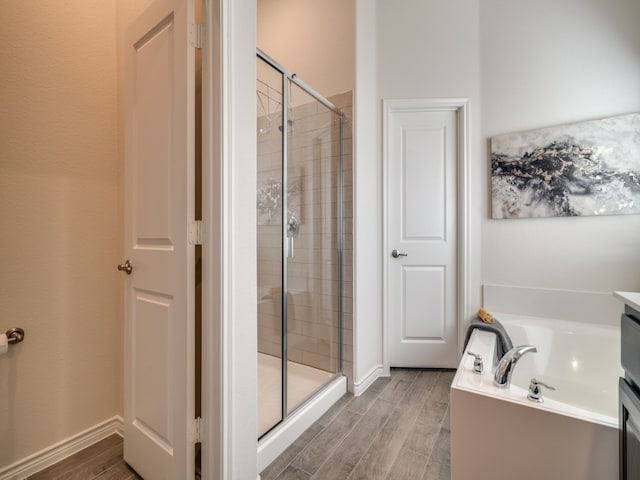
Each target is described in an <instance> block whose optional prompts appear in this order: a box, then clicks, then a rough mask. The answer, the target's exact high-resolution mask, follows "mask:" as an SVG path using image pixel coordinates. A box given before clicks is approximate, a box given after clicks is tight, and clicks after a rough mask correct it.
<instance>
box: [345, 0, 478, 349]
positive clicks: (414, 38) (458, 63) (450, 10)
mask: <svg viewBox="0 0 640 480" xmlns="http://www.w3.org/2000/svg"><path fill="white" fill-rule="evenodd" d="M376 5H377V12H376V14H377V22H376V46H375V51H376V64H377V66H376V81H377V88H376V98H375V102H376V105H377V114H376V121H377V125H376V129H375V130H374V132H375V135H376V137H371V136H370V137H369V139H364V140H363V139H359V140H358V141H361V142H366V141H368V142H370V143H374V144H375V145H376V148H377V166H376V169H375V171H374V170H372V171H371V173H372V174H374V173H375V177H373V176H372V177H370V178H369V185H375V188H376V191H377V200H376V202H375V203H374V202H369V203H368V204H366V205H356V212H363V211H364V210H365V208H366V209H371V204H373V205H375V206H376V216H377V230H378V232H379V234H378V236H379V239H381V238H382V235H384V232H382V223H381V218H382V202H381V197H382V193H381V192H382V190H381V189H382V174H381V172H382V166H381V151H382V148H381V140H380V137H381V128H380V125H381V124H382V118H381V104H382V100H383V99H393V98H438V97H468V98H469V103H470V107H469V111H470V112H469V113H470V139H469V141H470V172H469V178H470V192H469V195H470V200H469V205H470V221H469V238H470V265H469V276H470V277H469V286H470V291H469V299H470V307H469V308H470V311H474V310H475V309H477V307H478V305H479V301H480V276H481V274H480V258H481V253H480V248H481V242H480V236H481V235H480V205H481V203H482V201H481V198H482V197H481V195H482V189H481V183H480V182H481V179H482V176H483V174H484V170H485V166H484V164H483V163H482V160H481V157H482V150H481V148H480V140H479V139H480V137H479V128H478V125H479V122H480V103H481V98H480V49H479V38H480V33H479V12H480V8H481V7H480V5H481V3H479V2H477V1H475V0H450V1H447V2H441V1H437V0H402V1H400V2H398V1H389V0H378V1H377V2H376ZM363 48H365V49H366V47H363ZM360 52H361V51H360V50H358V54H360ZM359 74H360V72H359V71H358V73H357V78H358V75H359ZM359 85H360V84H359V83H358V86H359ZM360 246H361V245H360V244H357V245H356V247H355V248H356V251H357V249H358V248H359V247H360ZM366 248H370V247H366ZM376 253H377V255H376V256H375V257H374V255H373V252H371V254H370V259H371V261H374V260H375V261H376V262H377V263H378V264H380V263H381V262H382V258H384V256H385V254H386V253H387V252H382V251H381V250H380V245H378V251H377V252H376ZM378 275H380V273H378ZM360 279H361V277H360V276H357V281H360ZM372 287H373V285H372ZM376 288H377V292H380V285H379V284H378V285H376ZM369 297H370V298H371V294H369ZM376 297H377V298H380V297H381V293H378V294H377V295H376ZM381 308H382V307H381V305H376V309H379V311H381ZM378 318H380V315H379V314H378ZM379 321H380V322H381V319H380V320H379ZM378 328H382V327H381V326H380V327H378ZM369 335H372V334H368V333H366V332H362V337H361V338H359V339H358V345H361V344H362V343H366V342H367V341H368V340H369V338H368V336H369ZM371 338H373V337H371ZM358 355H359V353H358Z"/></svg>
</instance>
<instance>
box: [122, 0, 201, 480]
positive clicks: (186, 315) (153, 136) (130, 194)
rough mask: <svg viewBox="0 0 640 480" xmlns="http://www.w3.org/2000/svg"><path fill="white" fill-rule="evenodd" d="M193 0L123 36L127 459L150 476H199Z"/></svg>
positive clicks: (181, 0) (175, 1)
mask: <svg viewBox="0 0 640 480" xmlns="http://www.w3.org/2000/svg"><path fill="white" fill-rule="evenodd" d="M190 3H191V2H190V1H188V0H158V1H156V2H154V3H153V4H152V5H151V6H150V7H149V8H148V9H147V10H146V11H145V12H144V13H143V14H142V15H141V16H140V17H139V18H138V19H137V20H136V21H135V22H134V23H133V24H132V25H131V26H130V28H129V29H128V30H127V33H126V39H125V48H126V52H125V59H126V71H125V95H126V119H125V121H126V124H125V148H126V152H125V248H124V253H125V256H126V258H127V259H130V261H131V264H132V271H131V273H130V274H127V275H126V280H125V389H124V390H125V435H124V458H125V460H126V461H127V463H129V464H130V465H131V466H132V467H133V468H134V469H135V470H136V471H137V472H138V473H139V474H140V475H141V476H142V477H144V478H145V480H157V479H167V480H176V479H189V478H193V475H194V473H193V472H194V445H193V442H192V440H193V439H192V435H191V433H192V426H193V422H194V408H195V407H194V246H193V245H190V244H189V242H188V238H187V230H188V228H187V226H188V222H189V221H190V220H192V219H193V218H194V194H193V185H194V180H193V179H194V113H193V111H194V110H193V109H194V49H193V47H192V46H190V43H189V39H188V32H189V25H190V24H191V23H192V21H193V10H192V6H191V5H190Z"/></svg>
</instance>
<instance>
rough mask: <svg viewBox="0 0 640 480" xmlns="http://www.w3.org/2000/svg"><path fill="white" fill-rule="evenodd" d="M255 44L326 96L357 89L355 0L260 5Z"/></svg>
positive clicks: (272, 0)
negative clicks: (355, 85) (355, 74)
mask: <svg viewBox="0 0 640 480" xmlns="http://www.w3.org/2000/svg"><path fill="white" fill-rule="evenodd" d="M257 4H258V30H257V35H258V41H257V45H258V48H260V49H261V50H262V51H264V52H265V53H266V54H267V55H269V56H271V57H272V58H273V59H274V60H276V61H277V62H278V63H280V64H281V65H282V66H283V67H285V68H287V69H288V70H290V71H291V72H293V73H296V74H297V75H298V77H299V78H301V79H302V80H303V81H305V82H306V83H307V84H309V85H310V86H312V87H313V88H314V89H315V90H317V91H318V92H319V93H320V94H322V95H323V96H325V97H329V96H331V95H335V94H337V93H342V92H348V91H351V90H353V78H354V77H353V76H354V69H353V66H354V57H355V49H354V48H353V46H354V35H355V32H354V28H353V27H354V22H355V8H354V1H353V0H304V1H300V0H257Z"/></svg>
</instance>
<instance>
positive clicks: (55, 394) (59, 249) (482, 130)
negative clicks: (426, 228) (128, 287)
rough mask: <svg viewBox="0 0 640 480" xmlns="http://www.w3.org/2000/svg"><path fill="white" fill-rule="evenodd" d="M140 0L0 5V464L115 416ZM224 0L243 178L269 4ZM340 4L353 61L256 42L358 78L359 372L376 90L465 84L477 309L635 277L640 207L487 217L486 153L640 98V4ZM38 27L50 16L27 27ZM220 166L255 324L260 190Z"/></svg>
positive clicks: (371, 296) (347, 86) (371, 262)
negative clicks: (131, 45)
mask: <svg viewBox="0 0 640 480" xmlns="http://www.w3.org/2000/svg"><path fill="white" fill-rule="evenodd" d="M147 3H148V2H145V1H142V0H140V1H136V2H131V1H119V2H113V3H108V2H97V1H96V2H86V1H75V2H64V5H61V4H59V2H56V4H54V3H53V2H38V8H35V7H33V6H30V5H29V2H19V1H14V0H12V1H11V2H10V4H9V5H8V6H5V9H4V13H3V18H2V20H0V22H2V28H0V39H1V40H2V42H0V45H2V47H0V48H1V50H0V52H1V54H0V55H1V56H0V59H1V62H2V66H3V68H2V70H3V74H2V75H0V82H2V85H1V86H2V91H3V92H6V93H7V94H3V95H2V97H1V98H2V99H1V100H0V102H2V103H1V104H2V109H1V110H2V111H3V115H2V117H1V119H0V121H1V122H2V127H3V128H2V129H0V131H1V132H2V133H0V135H2V142H1V143H2V145H3V147H4V152H3V155H2V161H1V162H0V182H2V184H1V186H2V188H0V192H2V193H1V194H0V195H2V201H1V202H0V205H2V207H0V208H1V211H2V217H1V218H2V219H3V221H2V223H3V225H4V230H3V235H2V237H1V238H2V239H1V240H0V242H1V243H0V245H2V251H4V252H6V254H5V256H4V257H3V268H2V274H1V275H0V278H1V279H2V280H1V281H2V288H1V289H0V292H1V293H0V300H1V301H0V305H2V319H3V320H2V321H3V325H2V326H1V327H2V329H7V328H10V327H13V326H21V327H23V328H24V329H25V331H26V333H27V337H26V339H25V342H23V344H22V345H21V346H20V348H21V350H20V351H17V347H16V351H14V352H13V353H11V354H10V355H11V356H4V357H1V358H0V379H2V381H3V382H6V383H5V385H8V387H7V388H6V389H4V390H3V394H2V397H1V398H2V399H1V400H0V468H3V467H5V466H7V465H10V464H12V463H13V462H16V461H18V460H21V459H23V458H25V457H27V456H29V455H31V454H33V453H35V452H38V451H41V450H42V449H45V448H47V447H49V446H51V445H54V444H57V443H58V442H61V441H63V440H65V439H67V438H69V437H72V436H73V435H75V434H77V433H78V432H81V431H84V430H85V429H88V428H90V427H92V426H94V425H97V424H100V423H102V422H104V421H105V420H106V419H110V418H113V417H115V416H118V415H119V416H122V415H123V411H122V409H123V407H122V404H123V373H122V371H123V329H122V328H123V327H122V316H123V309H124V307H123V298H122V295H121V292H122V288H123V279H122V278H121V276H120V275H119V274H118V273H117V272H116V273H114V270H115V265H117V264H118V263H121V262H122V261H123V260H124V257H123V251H122V245H121V243H122V242H121V239H122V237H123V225H122V214H121V212H122V208H123V207H122V198H123V184H122V177H123V171H124V170H123V168H124V167H123V165H122V160H121V159H122V155H123V154H122V149H123V145H122V144H121V143H119V133H120V130H119V129H120V128H121V122H122V115H123V110H122V107H121V102H122V98H121V97H120V96H119V91H120V89H119V85H120V84H121V82H123V79H122V77H121V73H120V71H121V70H120V69H119V68H118V62H119V61H120V56H119V54H118V52H119V48H120V47H121V44H120V43H119V42H121V38H122V35H123V32H124V30H125V25H127V24H128V23H129V21H130V19H131V18H134V17H135V16H137V15H138V14H139V12H141V11H142V10H143V9H144V8H145V7H146V4H147ZM272 3H275V1H274V0H272ZM323 3H327V4H328V3H329V2H323ZM344 3H346V2H331V5H332V7H335V8H344ZM222 4H223V6H224V5H226V7H227V8H229V7H230V6H231V4H233V6H234V8H233V10H231V11H230V12H229V13H228V17H225V21H226V22H228V24H227V25H226V28H228V29H229V32H230V35H231V37H230V38H231V39H232V40H233V43H232V46H233V50H232V53H233V55H231V58H230V60H228V61H230V62H231V63H230V66H231V67H233V72H234V75H236V77H234V80H237V84H236V89H235V90H234V91H233V92H231V93H229V95H235V96H234V97H233V99H234V105H235V106H236V108H238V109H239V110H238V111H237V112H235V116H234V117H233V118H229V119H227V120H228V122H229V123H228V126H229V128H231V129H233V131H234V133H235V136H233V137H232V138H231V139H230V140H229V141H230V142H235V143H232V144H231V145H232V146H233V151H234V152H235V153H234V157H233V158H234V160H233V162H234V163H233V164H234V168H236V169H237V170H238V171H242V172H243V174H244V175H246V176H250V174H251V172H253V171H255V163H254V160H253V159H254V158H255V145H250V144H249V143H250V142H246V141H244V139H246V138H255V134H256V133H255V108H256V107H255V94H254V93H253V92H254V90H255V47H256V45H257V44H258V42H257V39H256V35H257V34H256V33H255V32H254V31H253V29H249V28H247V27H246V26H247V25H253V24H255V23H256V22H257V15H258V7H257V5H256V2H254V1H248V0H246V1H245V0H242V1H236V0H234V1H233V2H231V1H228V2H222ZM347 9H348V10H350V11H349V12H347V13H342V14H341V15H345V16H346V17H348V16H349V15H351V17H350V21H349V22H348V23H347V24H345V25H342V24H337V23H332V24H331V37H333V38H340V39H342V40H343V41H344V46H343V47H342V48H341V49H339V50H341V51H344V52H353V54H352V55H351V56H350V58H348V59H342V58H338V57H337V55H335V53H336V50H338V49H337V48H336V47H335V46H331V45H329V44H327V50H329V52H330V53H331V55H326V54H322V52H321V51H318V52H316V51H314V52H311V53H309V52H308V51H304V52H302V54H300V55H299V57H298V58H292V59H291V60H289V58H284V54H283V55H280V54H278V53H276V51H275V50H276V46H273V47H266V46H265V47H263V48H264V50H265V51H267V52H268V53H270V54H271V55H273V56H274V57H275V58H277V59H278V61H279V62H281V63H283V64H286V65H287V66H289V63H290V62H291V63H293V62H296V65H291V66H290V67H289V68H291V69H293V70H295V71H296V72H297V73H298V74H299V76H300V77H301V78H303V79H305V81H307V82H308V83H309V84H311V85H313V86H314V87H315V88H316V89H318V90H319V91H321V92H322V93H323V94H325V95H326V96H330V95H332V94H334V93H339V92H341V91H348V90H353V92H354V106H355V107H354V118H355V122H354V127H353V128H354V135H353V138H354V152H355V155H354V163H355V166H356V167H355V169H354V191H353V195H354V203H353V205H354V218H356V219H357V220H356V221H355V223H354V232H353V234H354V240H353V241H354V246H353V252H354V256H353V264H354V286H353V288H354V294H353V295H354V296H353V302H354V305H353V311H354V315H353V339H352V344H353V345H354V346H355V347H354V351H353V378H352V379H351V381H352V382H353V385H354V386H353V388H354V389H356V388H358V387H360V388H361V389H362V388H364V387H365V386H366V384H367V378H368V377H369V375H370V374H371V373H372V372H374V375H375V374H382V373H383V371H384V368H385V359H384V357H383V343H384V338H385V337H384V332H383V313H382V312H383V305H382V301H381V298H382V288H383V269H382V260H381V259H382V258H383V257H384V256H385V255H384V253H385V252H383V234H382V228H383V227H382V226H383V220H382V193H381V190H382V153H381V152H382V150H381V148H382V147H381V142H382V139H381V122H382V120H381V119H382V110H381V109H382V100H383V99H395V98H439V97H449V98H450V97H467V98H468V99H469V105H470V107H469V112H470V121H469V123H470V130H469V131H470V141H469V145H470V152H469V157H470V164H469V167H470V171H469V179H470V182H469V206H470V208H469V223H468V237H469V239H470V241H469V251H468V267H469V268H468V280H467V281H468V285H469V295H468V296H469V300H468V310H469V311H470V312H473V311H475V310H477V308H478V307H479V306H480V305H481V286H482V285H483V284H501V285H511V286H530V287H541V288H551V289H571V290H587V291H598V292H611V291H614V290H627V291H637V290H639V289H640V279H639V278H638V274H637V272H638V271H639V270H640V269H639V267H640V252H639V250H638V248H637V238H638V236H639V234H640V218H639V217H638V216H637V215H618V216H607V217H601V218H597V217H583V218H548V219H533V220H508V221H505V220H502V221H499V220H491V219H490V200H489V195H490V193H489V192H490V186H489V185H490V183H489V162H488V139H489V138H490V137H492V136H494V135H497V134H501V133H507V132H513V131H520V130H525V129H528V128H536V127H540V126H547V125H556V124H561V123H565V122H572V121H579V120H586V119H594V118H602V117H606V116H612V115H618V114H623V113H630V112H635V111H638V110H640V90H639V89H638V88H637V85H638V84H640V33H638V29H637V25H638V21H639V20H640V7H639V6H638V5H637V2H634V1H631V0H615V1H610V0H590V1H588V2H584V1H582V0H570V1H564V2H552V1H550V0H545V1H542V2H535V3H532V2H524V1H523V0H517V1H510V2H499V1H497V0H489V1H484V0H483V1H482V2H476V1H471V0H455V1H449V2H438V1H435V0H429V1H424V0H402V1H401V2H396V1H390V0H377V1H376V2H370V1H366V0H357V1H355V2H349V5H348V7H347ZM287 11H288V12H293V11H295V9H288V10H287ZM283 15H284V14H283ZM52 19H55V20H56V21H55V22H54V21H52ZM289 22H290V23H292V24H293V25H294V26H295V25H297V24H298V23H297V22H296V21H295V20H291V19H290V20H289ZM34 25H37V26H38V27H39V28H37V29H35V31H33V32H32V33H31V34H29V35H25V34H24V32H25V31H27V30H30V29H32V28H33V26H34ZM354 25H355V28H354ZM294 26H292V27H291V30H287V32H288V33H289V34H290V36H291V37H292V38H293V39H294V40H290V41H289V42H288V45H291V46H296V47H300V46H301V40H300V39H299V38H298V37H300V38H302V37H301V36H302V35H303V32H300V31H297V30H296V29H295V28H294ZM340 28H344V29H345V31H344V32H343V33H340V30H339V29H340ZM301 30H304V31H306V32H308V31H309V29H301ZM79 37H80V38H83V41H81V42H78V41H77V38H79ZM312 46H313V47H315V48H319V49H320V48H321V47H323V44H322V43H321V42H314V43H312ZM312 46H308V47H307V48H312ZM228 48H231V47H228ZM300 57H302V60H300ZM309 57H313V60H314V61H313V65H321V62H322V61H323V59H324V61H329V62H334V61H335V62H338V61H343V62H345V63H346V65H344V64H340V65H336V64H335V63H330V64H328V65H326V66H322V67H321V66H318V67H315V66H314V67H313V69H312V70H311V71H309V73H306V72H305V68H307V67H306V62H304V64H303V63H302V62H303V61H304V60H305V59H308V58H309ZM298 62H300V64H298ZM349 62H351V65H349ZM317 71H320V72H331V76H330V77H331V78H333V79H335V80H332V81H335V82H336V83H334V84H326V86H325V84H324V83H323V81H322V79H321V78H320V74H318V73H317ZM550 72H552V73H551V74H550ZM343 75H344V77H343ZM338 78H340V79H341V80H340V82H343V83H338ZM5 112H7V113H5ZM229 182H230V183H229V184H228V186H229V188H230V191H231V192H233V193H232V195H233V200H234V202H233V207H230V209H229V211H228V214H229V215H230V218H232V219H233V224H234V228H235V229H236V230H234V231H233V232H232V233H231V235H232V236H233V237H232V238H233V240H235V241H236V242H238V243H237V244H239V245H241V246H242V247H243V248H245V249H246V250H245V251H244V252H241V251H239V249H236V250H234V251H233V252H232V256H231V257H229V262H230V266H229V268H230V269H232V271H233V278H234V280H233V282H234V283H232V284H230V289H231V291H232V292H236V293H237V295H238V297H237V298H236V297H233V298H230V302H231V306H232V310H233V323H234V325H235V327H236V328H237V329H238V330H241V331H242V332H243V334H244V335H246V337H251V336H253V337H255V336H256V335H255V334H256V328H257V327H256V314H255V305H253V306H252V305H250V304H249V302H246V298H244V297H243V296H242V295H243V292H245V290H246V289H247V284H249V283H251V282H252V281H253V280H254V279H255V275H256V273H255V262H252V260H251V259H252V256H251V255H247V253H246V252H248V251H251V250H255V244H254V243H253V242H254V239H255V234H254V229H255V219H254V216H255V202H254V201H253V199H255V190H256V188H255V184H254V183H253V181H247V180H246V178H239V177H233V178H231V179H229ZM230 195H231V194H230ZM249 290H250V289H249ZM247 295H248V297H247V298H255V295H252V294H247ZM230 318H231V317H230ZM230 318H227V321H230ZM228 341H229V342H230V344H231V345H232V346H233V349H232V351H231V353H229V355H232V357H231V358H229V359H228V364H229V365H232V367H228V368H229V371H228V372H227V373H226V374H227V375H228V378H230V379H233V382H234V389H233V390H232V391H230V392H227V394H228V395H229V397H228V399H229V403H230V404H231V405H233V407H232V409H231V411H230V412H229V415H230V417H229V418H230V419H231V422H230V424H231V427H230V431H229V432H228V433H227V434H228V435H229V437H228V443H229V445H231V447H229V448H230V451H229V453H228V455H229V456H228V458H227V460H226V461H227V462H228V463H229V468H230V469H231V470H230V471H231V472H233V475H232V476H231V474H230V478H231V477H232V478H252V479H253V478H256V477H257V467H256V465H257V461H253V459H254V458H257V451H256V446H255V445H256V444H255V440H256V438H255V437H256V435H255V432H256V425H255V419H254V418H253V416H252V415H251V414H247V412H252V411H255V410H256V400H255V397H254V396H253V395H249V394H247V392H252V391H253V388H254V385H255V383H256V379H255V375H256V374H255V367H254V365H255V355H256V348H255V344H253V345H251V343H252V342H245V337H230V338H229V339H228ZM43 366H46V368H43ZM376 372H377V373H376Z"/></svg>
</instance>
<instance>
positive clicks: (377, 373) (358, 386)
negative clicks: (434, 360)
mask: <svg viewBox="0 0 640 480" xmlns="http://www.w3.org/2000/svg"><path fill="white" fill-rule="evenodd" d="M385 376H389V374H388V373H387V374H386V375H385V371H384V367H383V366H382V365H377V366H375V367H373V368H372V369H371V370H369V373H367V374H366V375H365V376H364V378H363V379H362V380H360V381H359V382H354V383H353V394H354V395H355V396H356V397H357V396H359V395H362V394H363V393H364V392H365V391H366V390H367V388H369V387H370V386H371V384H372V383H373V382H375V381H376V380H377V379H378V378H379V377H385ZM0 480H1V479H0Z"/></svg>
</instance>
